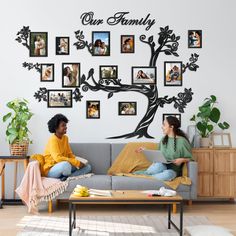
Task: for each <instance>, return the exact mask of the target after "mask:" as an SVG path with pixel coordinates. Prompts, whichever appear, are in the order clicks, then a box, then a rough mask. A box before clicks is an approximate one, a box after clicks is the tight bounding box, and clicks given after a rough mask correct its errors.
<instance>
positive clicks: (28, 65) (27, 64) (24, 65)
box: [22, 62, 42, 73]
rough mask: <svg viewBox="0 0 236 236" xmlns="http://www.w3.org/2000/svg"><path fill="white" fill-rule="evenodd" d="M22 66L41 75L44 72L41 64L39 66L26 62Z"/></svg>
mask: <svg viewBox="0 0 236 236" xmlns="http://www.w3.org/2000/svg"><path fill="white" fill-rule="evenodd" d="M22 66H23V67H24V68H27V69H28V70H32V69H35V70H36V71H37V72H39V73H41V72H42V70H41V64H39V63H35V64H34V63H31V62H30V63H28V62H24V63H22Z"/></svg>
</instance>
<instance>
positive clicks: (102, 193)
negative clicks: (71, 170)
mask: <svg viewBox="0 0 236 236" xmlns="http://www.w3.org/2000/svg"><path fill="white" fill-rule="evenodd" d="M89 193H90V195H95V196H103V197H111V196H112V194H111V191H109V190H101V189H93V188H90V189H89Z"/></svg>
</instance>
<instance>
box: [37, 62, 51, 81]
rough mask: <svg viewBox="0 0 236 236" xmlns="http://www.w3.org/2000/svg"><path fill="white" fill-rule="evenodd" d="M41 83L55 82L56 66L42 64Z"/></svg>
mask: <svg viewBox="0 0 236 236" xmlns="http://www.w3.org/2000/svg"><path fill="white" fill-rule="evenodd" d="M40 66H41V70H40V81H41V82H53V81H54V64H51V63H48V64H41V65H40Z"/></svg>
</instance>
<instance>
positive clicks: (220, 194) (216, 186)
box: [192, 148, 236, 199]
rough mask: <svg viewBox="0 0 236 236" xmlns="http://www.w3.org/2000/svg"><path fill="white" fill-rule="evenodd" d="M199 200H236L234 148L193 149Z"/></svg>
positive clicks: (235, 150) (235, 158) (235, 151)
mask: <svg viewBox="0 0 236 236" xmlns="http://www.w3.org/2000/svg"><path fill="white" fill-rule="evenodd" d="M192 152H193V157H194V159H195V160H196V161H197V162H198V197H199V198H230V199H233V198H236V148H225V149H223V148H221V149H219V148H217V149H216V148H194V149H193V150H192Z"/></svg>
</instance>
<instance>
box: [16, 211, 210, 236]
mask: <svg viewBox="0 0 236 236" xmlns="http://www.w3.org/2000/svg"><path fill="white" fill-rule="evenodd" d="M172 218H173V221H174V222H175V223H176V224H177V225H178V224H179V217H178V215H176V216H172ZM76 223H77V227H78V228H76V229H74V230H73V236H77V235H79V236H80V235H83V236H90V235H91V236H94V235H98V236H124V235H125V236H128V235H129V236H134V235H135V236H139V235H142V236H148V235H152V236H153V235H161V236H175V235H178V233H177V231H176V230H175V229H174V228H173V227H172V228H171V229H168V228H167V217H166V216H158V215H144V216H81V217H78V218H77V222H76ZM203 224H205V225H207V224H208V225H209V224H211V222H210V221H209V220H208V219H207V217H205V216H185V217H184V226H192V225H203ZM18 226H19V227H20V232H19V233H18V234H17V235H18V236H36V235H37V236H38V235H40V236H56V235H60V236H62V235H63V236H64V235H68V228H69V223H68V217H53V216H25V217H24V218H23V219H22V220H21V222H20V223H19V224H18Z"/></svg>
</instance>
